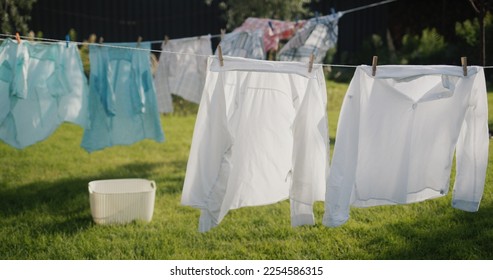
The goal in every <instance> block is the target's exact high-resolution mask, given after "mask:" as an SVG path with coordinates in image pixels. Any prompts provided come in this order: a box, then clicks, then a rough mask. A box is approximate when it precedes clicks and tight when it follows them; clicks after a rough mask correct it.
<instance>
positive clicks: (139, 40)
mask: <svg viewBox="0 0 493 280" xmlns="http://www.w3.org/2000/svg"><path fill="white" fill-rule="evenodd" d="M140 43H142V36H139V37H137V47H140Z"/></svg>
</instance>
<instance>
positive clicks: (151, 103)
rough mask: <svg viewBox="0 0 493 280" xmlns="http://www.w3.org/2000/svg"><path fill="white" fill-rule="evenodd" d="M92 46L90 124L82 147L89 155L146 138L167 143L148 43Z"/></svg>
mask: <svg viewBox="0 0 493 280" xmlns="http://www.w3.org/2000/svg"><path fill="white" fill-rule="evenodd" d="M138 44H139V45H138V46H137V43H118V44H111V45H113V46H121V47H132V48H136V47H138V48H141V49H145V50H131V49H124V48H106V47H104V46H94V45H91V46H89V60H90V63H91V74H90V93H89V121H90V122H89V125H88V127H87V128H86V130H85V131H84V136H83V139H82V144H81V146H82V147H83V148H84V149H86V150H87V151H89V152H92V151H95V150H100V149H103V148H105V147H110V146H114V145H130V144H133V143H135V142H137V141H140V140H143V139H146V138H147V139H154V140H155V141H157V142H162V141H164V133H163V130H162V128H161V123H160V119H159V112H158V108H157V101H156V93H155V89H154V84H153V80H152V74H151V65H150V49H151V44H150V43H149V42H141V43H138Z"/></svg>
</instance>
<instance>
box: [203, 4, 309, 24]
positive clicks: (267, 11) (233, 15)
mask: <svg viewBox="0 0 493 280" xmlns="http://www.w3.org/2000/svg"><path fill="white" fill-rule="evenodd" d="M212 2H213V0H205V3H206V4H208V5H212ZM309 3H310V0H248V1H245V0H224V1H219V2H218V7H219V8H220V9H222V10H224V11H225V13H224V19H225V20H226V28H227V29H228V30H232V29H234V28H236V27H238V26H240V25H241V24H242V23H243V22H244V21H245V19H247V18H248V17H259V18H271V19H279V20H295V19H296V18H299V19H303V18H305V17H306V16H307V15H308V14H309V9H308V7H307V5H308V4H309Z"/></svg>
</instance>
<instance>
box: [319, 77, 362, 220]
mask: <svg viewBox="0 0 493 280" xmlns="http://www.w3.org/2000/svg"><path fill="white" fill-rule="evenodd" d="M361 76H362V75H361V72H360V70H359V69H357V70H356V72H355V76H354V77H353V79H352V80H351V83H350V84H349V88H348V90H347V92H346V95H345V97H344V101H343V104H342V108H341V113H340V116H339V122H338V124H337V135H336V139H337V140H336V143H335V145H334V155H333V157H332V166H331V167H330V176H329V179H328V183H327V191H326V195H325V214H324V218H323V224H324V225H325V226H329V227H337V226H339V225H342V224H344V223H345V222H346V221H347V220H348V219H349V205H350V200H351V193H352V190H353V186H354V182H355V179H356V168H357V166H358V164H357V160H358V139H359V137H358V135H359V122H360V98H361V97H360V91H359V90H358V89H359V88H360V86H361V85H360V82H361V80H360V79H361Z"/></svg>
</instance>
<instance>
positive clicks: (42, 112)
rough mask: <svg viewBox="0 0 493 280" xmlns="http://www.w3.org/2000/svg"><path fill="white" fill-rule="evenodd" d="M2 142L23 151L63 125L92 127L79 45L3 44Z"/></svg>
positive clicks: (0, 57) (0, 87) (0, 71)
mask: <svg viewBox="0 0 493 280" xmlns="http://www.w3.org/2000/svg"><path fill="white" fill-rule="evenodd" d="M0 61H2V64H1V66H0V107H1V108H0V139H2V140H3V141H4V142H6V143H7V144H9V145H11V146H13V147H16V148H18V149H22V148H25V147H27V146H30V145H32V144H34V143H36V142H39V141H42V140H44V139H46V138H47V137H48V136H50V135H51V134H52V133H53V132H54V131H55V130H56V128H57V127H58V126H59V125H60V124H61V123H62V122H64V121H67V122H72V123H74V124H77V125H80V126H82V127H85V126H86V125H87V122H88V120H87V110H88V85H87V79H86V77H85V76H84V72H83V69H82V62H81V60H80V55H79V51H78V48H77V45H76V44H74V43H69V45H68V46H67V44H66V43H58V44H44V43H37V42H29V41H21V43H20V44H18V43H17V42H16V41H13V40H11V39H7V40H4V42H3V43H2V45H1V46H0Z"/></svg>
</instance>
